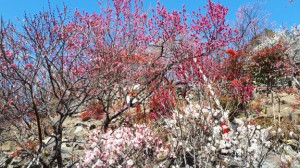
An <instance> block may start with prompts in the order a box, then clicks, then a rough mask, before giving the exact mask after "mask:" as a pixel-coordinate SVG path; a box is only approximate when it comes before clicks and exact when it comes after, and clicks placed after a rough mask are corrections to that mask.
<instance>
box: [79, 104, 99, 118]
mask: <svg viewBox="0 0 300 168" xmlns="http://www.w3.org/2000/svg"><path fill="white" fill-rule="evenodd" d="M103 115H104V113H103V106H101V105H100V104H91V105H90V106H88V107H87V109H86V110H85V111H83V112H82V113H80V114H79V117H80V118H81V120H82V121H87V120H89V119H91V118H93V119H102V118H103Z"/></svg>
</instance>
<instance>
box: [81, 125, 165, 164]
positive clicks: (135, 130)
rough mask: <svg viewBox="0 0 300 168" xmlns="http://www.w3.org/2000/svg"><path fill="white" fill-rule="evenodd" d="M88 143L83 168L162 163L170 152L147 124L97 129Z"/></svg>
mask: <svg viewBox="0 0 300 168" xmlns="http://www.w3.org/2000/svg"><path fill="white" fill-rule="evenodd" d="M89 145H90V147H89V148H88V149H87V150H86V151H85V157H84V159H83V162H82V163H81V166H82V167H89V166H91V167H135V166H142V165H149V164H153V163H155V164H158V165H159V164H161V165H162V164H163V160H165V158H167V157H168V154H169V149H168V148H167V147H166V145H165V144H164V143H163V141H162V139H161V138H160V137H159V136H158V135H157V134H155V133H154V131H152V130H151V129H150V128H149V127H147V126H146V125H135V126H133V127H125V126H123V127H120V128H118V129H116V130H113V131H112V130H110V131H108V132H106V133H103V132H101V131H95V132H93V133H92V134H91V136H90V140H89ZM160 162H161V163H160ZM81 166H80V165H78V167H81Z"/></svg>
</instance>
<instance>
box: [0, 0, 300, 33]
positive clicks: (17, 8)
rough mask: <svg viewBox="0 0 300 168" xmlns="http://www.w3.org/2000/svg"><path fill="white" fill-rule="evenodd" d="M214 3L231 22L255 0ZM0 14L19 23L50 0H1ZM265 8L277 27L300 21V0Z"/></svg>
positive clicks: (54, 0) (274, 1)
mask: <svg viewBox="0 0 300 168" xmlns="http://www.w3.org/2000/svg"><path fill="white" fill-rule="evenodd" d="M50 1H51V5H52V7H55V6H57V5H58V6H60V7H61V6H62V5H63V2H64V3H65V4H66V5H67V6H68V7H69V9H70V10H74V9H75V8H78V9H79V10H80V11H81V10H86V11H89V12H93V11H96V12H97V11H99V6H98V3H97V0H89V1H87V0H85V1H84V0H50ZM213 1H214V2H216V1H220V3H221V4H223V5H225V6H226V7H228V8H229V13H228V16H227V19H228V21H229V22H232V21H233V20H234V19H235V13H236V11H237V9H238V7H239V6H241V5H244V4H247V3H253V2H254V1H253V0H213ZM160 2H161V3H162V4H164V5H165V6H166V7H167V9H169V10H172V9H180V8H181V6H182V4H185V5H186V8H187V10H188V11H192V10H195V9H197V8H198V7H201V8H202V7H203V5H204V4H205V3H206V0H160ZM261 2H262V1H261ZM0 3H1V6H0V15H1V16H2V17H3V18H4V20H11V21H13V22H16V18H20V19H22V17H23V15H24V12H25V11H26V12H27V13H31V14H34V13H37V12H38V11H40V10H42V9H43V7H45V8H47V6H48V1H47V0H0ZM263 3H264V5H263V8H264V10H266V11H267V12H268V13H269V14H270V16H269V20H270V21H271V22H275V23H276V27H279V26H280V25H284V26H286V27H287V28H289V27H290V26H291V25H298V24H300V0H294V2H293V3H292V4H290V3H289V2H288V0H265V1H263ZM155 4H156V0H144V5H145V8H147V7H150V6H152V7H154V6H155Z"/></svg>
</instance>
